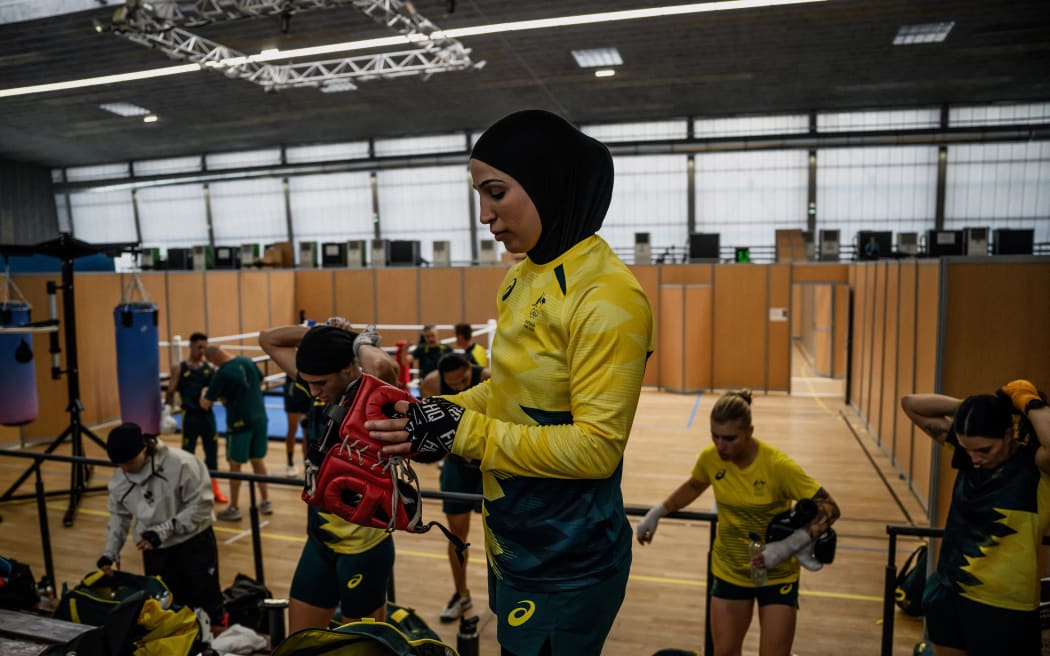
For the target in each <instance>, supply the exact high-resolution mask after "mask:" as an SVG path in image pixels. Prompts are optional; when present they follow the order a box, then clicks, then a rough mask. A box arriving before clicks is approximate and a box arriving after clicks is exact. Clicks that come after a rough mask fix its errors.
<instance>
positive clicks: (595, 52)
mask: <svg viewBox="0 0 1050 656" xmlns="http://www.w3.org/2000/svg"><path fill="white" fill-rule="evenodd" d="M572 56H573V59H575V60H576V65H577V66H579V67H580V68H601V67H606V66H619V65H620V64H622V63H623V57H620V51H619V50H617V49H616V48H591V49H590V50H573V51H572Z"/></svg>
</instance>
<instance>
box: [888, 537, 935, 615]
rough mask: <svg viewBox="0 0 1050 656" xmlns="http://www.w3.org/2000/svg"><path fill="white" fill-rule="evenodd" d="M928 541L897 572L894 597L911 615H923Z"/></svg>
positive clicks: (902, 608) (901, 607) (898, 604)
mask: <svg viewBox="0 0 1050 656" xmlns="http://www.w3.org/2000/svg"><path fill="white" fill-rule="evenodd" d="M926 550H927V546H926V543H925V542H924V543H922V544H920V545H919V547H918V548H917V549H916V550H915V551H913V552H912V553H911V555H910V556H908V560H906V561H904V566H903V567H901V569H900V571H899V572H898V573H897V581H896V584H895V590H894V597H895V598H896V601H897V606H898V607H899V608H900V609H901V610H903V611H904V612H905V613H907V614H909V615H914V616H915V617H921V616H922V593H923V591H924V590H925V589H926Z"/></svg>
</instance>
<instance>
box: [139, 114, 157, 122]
mask: <svg viewBox="0 0 1050 656" xmlns="http://www.w3.org/2000/svg"><path fill="white" fill-rule="evenodd" d="M142 122H143V123H156V122H157V115H156V114H148V115H146V116H143V117H142Z"/></svg>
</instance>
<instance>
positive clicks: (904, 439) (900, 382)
mask: <svg viewBox="0 0 1050 656" xmlns="http://www.w3.org/2000/svg"><path fill="white" fill-rule="evenodd" d="M915 285H916V265H915V261H914V260H912V261H904V262H901V266H900V283H899V285H898V289H899V290H900V305H899V307H898V312H897V392H896V396H895V397H894V399H893V413H894V414H893V417H894V422H893V423H894V427H895V430H896V435H897V438H896V447H895V451H896V460H897V466H898V467H900V469H901V471H903V472H904V473H905V476H911V471H912V456H913V454H914V451H915V444H914V443H915V440H916V439H920V440H928V439H929V438H927V437H926V435H925V434H918V435H917V431H916V430H915V428H914V426H913V425H912V423H911V420H910V419H908V417H907V415H905V414H904V411H903V410H901V404H900V400H901V397H902V396H905V395H906V394H911V393H912V392H914V391H915Z"/></svg>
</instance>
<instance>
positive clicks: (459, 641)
mask: <svg viewBox="0 0 1050 656" xmlns="http://www.w3.org/2000/svg"><path fill="white" fill-rule="evenodd" d="M479 619H481V618H479V617H478V616H477V615H475V616H474V617H460V618H459V632H458V633H457V634H456V651H458V652H459V656H478V642H479V638H478V620H479Z"/></svg>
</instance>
